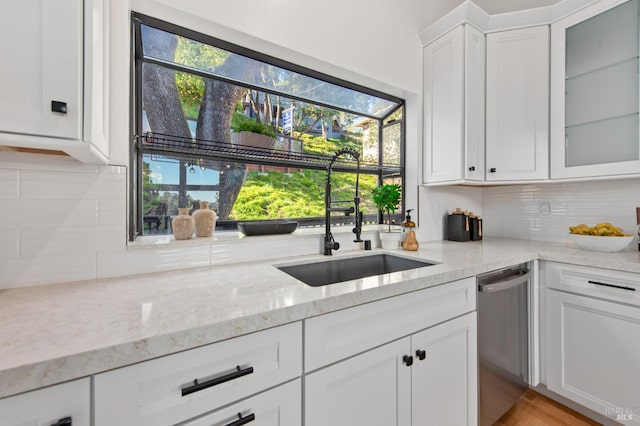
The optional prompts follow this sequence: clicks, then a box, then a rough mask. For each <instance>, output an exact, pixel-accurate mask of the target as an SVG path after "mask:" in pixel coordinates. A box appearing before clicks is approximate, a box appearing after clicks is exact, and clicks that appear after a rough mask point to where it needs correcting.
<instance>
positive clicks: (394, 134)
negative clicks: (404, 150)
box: [382, 122, 402, 166]
mask: <svg viewBox="0 0 640 426" xmlns="http://www.w3.org/2000/svg"><path fill="white" fill-rule="evenodd" d="M401 132H402V126H401V122H395V123H394V124H391V125H388V126H386V127H384V128H383V130H382V162H383V163H384V164H389V165H394V166H398V165H400V147H401V146H402V134H401Z"/></svg>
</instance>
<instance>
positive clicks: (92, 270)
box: [0, 253, 96, 289]
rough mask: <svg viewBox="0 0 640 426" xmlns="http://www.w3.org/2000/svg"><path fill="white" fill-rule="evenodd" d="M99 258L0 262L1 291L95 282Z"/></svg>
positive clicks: (87, 254) (44, 258)
mask: <svg viewBox="0 0 640 426" xmlns="http://www.w3.org/2000/svg"><path fill="white" fill-rule="evenodd" d="M95 277H96V254H95V253H86V254H80V255H67V256H51V257H39V258H33V259H16V260H0V289H7V288H16V287H27V286H33V285H40V284H53V283H59V282H68V281H80V280H88V279H94V278H95Z"/></svg>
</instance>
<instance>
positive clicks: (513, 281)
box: [478, 270, 531, 293]
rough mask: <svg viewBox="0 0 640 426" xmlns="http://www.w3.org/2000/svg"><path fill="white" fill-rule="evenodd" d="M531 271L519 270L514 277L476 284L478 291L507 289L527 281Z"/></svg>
mask: <svg viewBox="0 0 640 426" xmlns="http://www.w3.org/2000/svg"><path fill="white" fill-rule="evenodd" d="M530 274H531V271H524V270H523V271H519V272H518V275H516V276H515V277H513V276H511V277H509V278H507V279H504V280H498V281H494V282H490V283H482V284H478V291H479V292H480V293H496V292H498V291H504V290H509V289H510V288H514V287H517V286H519V285H521V284H524V283H526V282H527V281H529V275H530Z"/></svg>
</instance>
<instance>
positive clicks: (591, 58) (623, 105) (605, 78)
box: [551, 0, 640, 179]
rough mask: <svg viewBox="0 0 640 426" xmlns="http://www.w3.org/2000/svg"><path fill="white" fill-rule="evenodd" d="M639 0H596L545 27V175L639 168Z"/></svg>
mask: <svg viewBox="0 0 640 426" xmlns="http://www.w3.org/2000/svg"><path fill="white" fill-rule="evenodd" d="M639 3H640V0H627V1H620V0H602V1H599V2H597V3H594V4H592V5H591V6H589V7H587V8H584V9H581V10H579V11H578V12H575V13H573V14H572V15H569V16H567V17H566V18H563V19H561V20H559V21H558V22H556V23H554V24H553V25H552V26H551V52H552V53H551V55H552V56H551V178H552V179H563V178H580V177H592V176H615V175H627V174H640V142H639V132H638V126H639V122H638V111H639V96H638V49H639V43H638V37H639V31H638V22H639V21H638V13H639Z"/></svg>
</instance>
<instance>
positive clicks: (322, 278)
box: [278, 253, 434, 287]
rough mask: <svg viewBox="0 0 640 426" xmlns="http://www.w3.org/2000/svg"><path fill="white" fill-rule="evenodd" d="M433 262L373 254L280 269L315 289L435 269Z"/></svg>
mask: <svg viewBox="0 0 640 426" xmlns="http://www.w3.org/2000/svg"><path fill="white" fill-rule="evenodd" d="M432 265H434V264H433V263H429V262H424V261H421V260H414V259H407V258H406V257H400V256H394V255H391V254H385V253H381V254H373V255H370V256H361V257H351V258H344V259H336V260H328V261H326V262H313V263H303V264H298V265H292V266H279V267H278V269H280V270H281V271H282V272H285V273H287V274H289V275H291V276H292V277H294V278H296V279H298V280H300V281H302V282H303V283H305V284H307V285H310V286H312V287H320V286H323V285H328V284H335V283H339V282H342V281H350V280H357V279H358V278H364V277H372V276H374V275H382V274H388V273H390V272H399V271H406V270H408V269H415V268H423V267H425V266H432Z"/></svg>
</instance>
